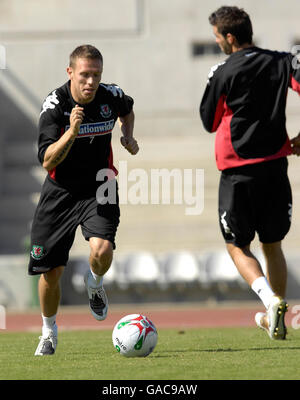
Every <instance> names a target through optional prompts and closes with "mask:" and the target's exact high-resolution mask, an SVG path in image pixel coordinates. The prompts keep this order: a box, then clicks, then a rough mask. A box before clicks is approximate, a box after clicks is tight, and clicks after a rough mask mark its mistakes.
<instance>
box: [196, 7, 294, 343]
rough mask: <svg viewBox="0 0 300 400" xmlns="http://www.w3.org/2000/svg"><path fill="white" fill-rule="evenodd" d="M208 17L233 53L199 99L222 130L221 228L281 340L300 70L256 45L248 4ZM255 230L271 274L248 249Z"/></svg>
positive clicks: (263, 323) (218, 147)
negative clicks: (289, 105) (292, 101)
mask: <svg viewBox="0 0 300 400" xmlns="http://www.w3.org/2000/svg"><path fill="white" fill-rule="evenodd" d="M209 22H210V24H211V25H212V28H213V32H214V34H215V37H216V43H217V44H218V45H219V46H220V48H221V50H222V51H223V52H224V53H225V54H227V55H229V57H228V58H227V59H226V60H225V61H223V62H221V63H219V64H218V65H216V66H215V67H213V68H212V69H211V71H210V73H209V76H208V82H207V87H206V90H205V92H204V95H203V98H202V101H201V105H200V116H201V119H202V122H203V125H204V127H205V128H206V130H207V131H209V132H215V131H217V134H216V139H215V155H216V162H217V167H218V169H219V170H220V171H222V172H221V178H220V185H219V222H220V228H221V231H222V234H223V237H224V239H225V242H226V245H227V250H228V252H229V254H230V256H231V258H232V260H233V262H234V263H235V265H236V267H237V269H238V271H239V273H240V274H241V276H242V277H243V278H244V279H245V281H246V282H247V283H248V284H249V286H250V287H251V288H252V289H253V290H254V292H255V293H256V294H257V295H258V296H259V297H260V299H261V300H262V302H263V304H264V306H265V308H266V313H258V314H257V315H256V316H255V320H256V323H257V325H258V326H259V327H261V328H263V329H265V330H266V331H267V332H268V334H269V336H270V337H271V338H272V339H280V340H282V339H285V337H286V326H285V322H284V316H285V312H286V310H287V304H286V301H285V299H284V298H285V295H286V284H287V265H286V260H285V257H284V254H283V251H282V248H281V241H282V240H283V239H284V237H285V235H286V234H287V233H288V231H289V229H290V224H291V214H292V194H291V188H290V183H289V178H288V174H287V170H288V162H287V156H288V155H290V154H291V153H292V147H291V143H290V140H289V138H288V135H287V131H286V117H285V109H286V96H287V91H288V88H289V87H290V88H292V89H293V90H296V91H297V92H298V93H299V94H300V70H299V69H294V68H293V58H294V56H293V55H292V54H290V53H283V52H275V51H269V50H263V49H261V48H258V47H256V46H255V45H254V44H253V43H252V24H251V21H250V18H249V15H248V14H247V13H246V12H245V11H244V10H243V9H239V8H237V7H225V6H224V7H221V8H219V9H218V10H217V11H215V12H214V13H212V14H211V15H210V17H209ZM294 152H296V147H295V150H294ZM256 232H257V233H258V237H259V240H260V242H261V245H262V250H263V253H264V256H265V259H266V268H267V274H266V275H267V276H266V277H265V276H264V274H263V271H262V268H261V265H260V263H259V262H258V260H257V259H256V258H255V256H254V255H253V253H252V252H251V250H250V244H251V242H252V241H253V239H254V236H255V233H256Z"/></svg>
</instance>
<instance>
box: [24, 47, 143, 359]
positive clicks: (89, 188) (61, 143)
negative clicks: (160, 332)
mask: <svg viewBox="0 0 300 400" xmlns="http://www.w3.org/2000/svg"><path fill="white" fill-rule="evenodd" d="M102 70H103V59H102V55H101V53H100V52H99V50H97V49H96V48H95V47H93V46H90V45H83V46H79V47H77V48H76V49H75V50H74V51H73V52H72V54H71V55H70V63H69V67H68V68H67V73H68V76H69V81H68V82H67V83H65V84H64V85H63V86H61V87H59V88H58V89H56V90H54V91H53V92H52V93H51V94H49V96H48V97H47V98H46V100H45V101H44V103H43V106H42V110H41V114H40V121H39V140H38V158H39V160H40V162H41V164H42V166H43V167H44V168H45V169H46V170H47V171H48V175H47V177H46V179H45V182H44V185H43V188H42V193H41V196H40V200H39V204H38V206H37V209H36V212H35V216H34V221H33V225H32V232H31V257H30V262H29V274H31V275H35V274H41V277H40V279H39V285H38V290H39V299H40V305H41V312H42V319H43V328H42V336H41V337H40V343H39V345H38V347H37V349H36V352H35V355H41V356H43V355H48V354H53V353H54V352H55V349H56V345H57V325H56V314H57V311H58V306H59V301H60V286H59V282H60V278H61V275H62V273H63V271H64V267H65V266H66V265H67V261H68V257H69V251H70V248H71V246H72V244H73V241H74V237H75V232H76V229H77V227H78V226H79V225H80V226H81V230H82V234H83V236H84V238H85V239H86V240H88V241H89V245H90V258H89V262H90V271H88V273H87V275H86V276H85V285H86V287H87V291H88V297H89V306H90V310H91V313H92V315H93V316H94V317H95V318H96V319H97V320H99V321H101V320H103V319H105V318H106V315H107V308H108V301H107V297H106V294H105V291H104V288H103V285H102V281H103V275H104V274H105V273H106V272H107V271H108V269H109V268H110V265H111V262H112V258H113V249H114V248H115V234H116V231H117V227H118V224H119V216H120V211H119V204H118V196H117V185H116V180H115V173H116V170H115V169H114V167H113V157H112V149H111V133H112V129H113V127H114V125H115V122H116V121H117V120H118V119H119V122H120V125H121V131H122V134H123V136H122V137H121V143H122V145H123V146H124V147H125V148H126V149H127V150H128V151H129V152H130V153H131V154H136V153H137V152H138V150H139V148H138V144H137V142H136V140H135V139H134V138H133V126H134V113H133V109H132V107H133V99H132V98H131V97H129V96H127V95H126V94H125V93H124V92H123V91H122V90H121V89H120V88H119V87H118V86H116V85H113V84H112V85H108V84H103V83H100V81H101V75H102ZM106 169H107V170H108V171H111V174H108V175H107V178H108V180H110V181H111V182H112V183H113V184H114V186H113V187H114V188H115V201H112V202H107V203H106V204H102V203H101V202H100V203H99V202H97V196H96V193H97V190H98V188H99V185H100V184H101V183H99V182H97V181H96V175H97V172H98V171H100V170H104V171H106ZM109 175H110V176H109ZM103 203H105V202H103Z"/></svg>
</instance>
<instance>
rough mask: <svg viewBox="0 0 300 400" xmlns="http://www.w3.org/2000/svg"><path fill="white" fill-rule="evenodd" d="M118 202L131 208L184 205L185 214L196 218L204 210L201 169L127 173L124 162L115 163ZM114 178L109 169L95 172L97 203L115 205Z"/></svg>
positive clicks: (140, 170) (155, 169)
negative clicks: (98, 184)
mask: <svg viewBox="0 0 300 400" xmlns="http://www.w3.org/2000/svg"><path fill="white" fill-rule="evenodd" d="M118 170H119V175H118V183H119V203H120V204H132V205H137V204H141V205H148V204H154V205H170V204H174V205H186V207H185V214H186V215H200V214H201V213H202V211H203V209H204V170H203V169H196V170H193V169H188V168H186V169H183V170H181V169H179V168H174V169H172V170H171V171H170V170H168V169H167V168H161V169H158V168H152V169H151V170H150V174H149V172H148V171H146V170H144V169H142V168H135V169H132V170H131V171H129V172H128V168H127V161H119V168H118ZM114 178H115V175H114V172H113V171H112V170H111V169H108V168H105V169H101V170H100V171H98V173H97V176H96V180H97V181H98V182H104V183H102V184H101V185H100V186H99V187H98V189H97V193H96V198H97V202H98V203H99V204H106V203H109V204H116V201H117V190H116V180H115V179H114Z"/></svg>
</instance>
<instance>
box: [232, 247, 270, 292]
mask: <svg viewBox="0 0 300 400" xmlns="http://www.w3.org/2000/svg"><path fill="white" fill-rule="evenodd" d="M227 250H228V253H229V254H230V256H231V258H232V261H233V262H234V264H235V266H236V268H237V270H238V271H239V273H240V275H241V276H242V277H243V278H244V279H245V281H246V282H247V283H248V285H249V286H251V285H252V283H253V282H254V281H255V280H256V279H257V278H259V277H263V276H264V274H263V271H262V268H261V266H260V263H259V262H258V260H257V259H256V257H255V256H254V254H253V253H252V252H251V251H250V245H247V246H244V247H237V246H235V245H234V244H231V243H227Z"/></svg>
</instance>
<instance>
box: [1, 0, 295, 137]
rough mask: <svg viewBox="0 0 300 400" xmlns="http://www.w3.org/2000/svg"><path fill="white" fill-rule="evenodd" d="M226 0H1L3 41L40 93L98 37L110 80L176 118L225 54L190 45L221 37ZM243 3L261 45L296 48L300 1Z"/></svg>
mask: <svg viewBox="0 0 300 400" xmlns="http://www.w3.org/2000/svg"><path fill="white" fill-rule="evenodd" d="M223 3H224V2H223V1H217V0H212V1H209V2H208V1H201V0H171V1H168V2H166V1H161V0H110V1H109V2H107V1H104V0H98V1H97V0H86V1H85V2H84V3H83V2H81V1H79V0H72V1H71V0H50V1H48V2H42V1H38V0H26V1H23V0H2V1H1V2H0V41H1V44H3V45H5V46H6V50H7V65H8V68H9V70H10V71H11V72H12V73H13V74H14V75H15V76H16V77H17V78H18V79H19V80H20V81H21V83H22V84H24V85H25V86H26V87H27V88H28V89H29V90H30V91H31V92H32V94H33V96H35V97H36V98H37V99H38V100H39V101H41V100H42V99H43V98H44V96H46V95H47V94H48V92H49V91H50V90H51V89H53V88H55V87H57V86H58V85H60V84H62V83H63V82H64V81H65V80H66V79H67V75H66V72H65V68H66V66H67V63H68V55H69V54H70V52H71V51H72V50H73V49H74V48H75V47H76V46H77V45H79V44H82V43H91V44H94V45H95V46H97V47H98V48H99V49H100V50H101V51H102V53H103V56H104V75H103V81H105V82H116V83H118V84H119V85H120V86H121V87H123V88H124V89H125V90H126V91H127V92H128V93H130V94H131V95H132V96H133V97H134V98H135V100H136V105H135V109H136V111H137V112H138V113H139V118H141V119H143V117H144V116H149V115H150V116H153V115H155V116H160V115H162V114H165V115H166V118H168V119H169V117H170V113H172V114H171V115H174V114H176V115H177V117H180V116H182V115H183V114H185V113H188V115H189V116H191V117H197V107H198V104H199V101H200V98H201V94H202V92H203V88H204V85H205V83H206V76H207V73H208V71H209V68H210V67H211V65H213V64H215V63H216V62H217V61H219V59H220V58H223V55H221V56H203V57H197V58H193V57H192V52H191V46H192V43H193V42H195V41H212V42H213V41H214V37H213V35H212V32H211V27H210V26H209V24H208V20H207V18H208V15H209V14H210V13H211V12H212V11H213V10H215V9H216V8H217V7H219V6H220V5H223ZM225 3H226V2H225ZM236 3H238V5H239V6H242V7H245V9H246V10H247V11H248V12H249V13H250V15H251V18H252V21H253V27H254V32H255V41H256V43H257V44H258V45H260V46H263V47H269V48H271V49H279V50H290V49H291V47H292V45H293V43H294V41H295V39H297V38H298V39H300V28H299V24H298V21H299V18H298V16H299V12H300V3H299V1H297V0H289V1H288V3H287V2H282V1H281V0H264V1H258V0H254V1H249V0H248V1H246V0H244V1H238V2H232V1H228V2H227V4H236ZM5 79H6V78H5V72H4V73H3V72H2V76H1V80H4V81H5ZM27 101H28V99H27ZM173 113H174V114H173ZM147 122H148V121H146V128H147V125H149V124H147ZM150 126H151V124H150ZM165 128H166V127H165V126H164V129H165ZM198 129H200V128H199V127H198ZM198 129H197V130H198ZM195 130H196V127H195Z"/></svg>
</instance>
